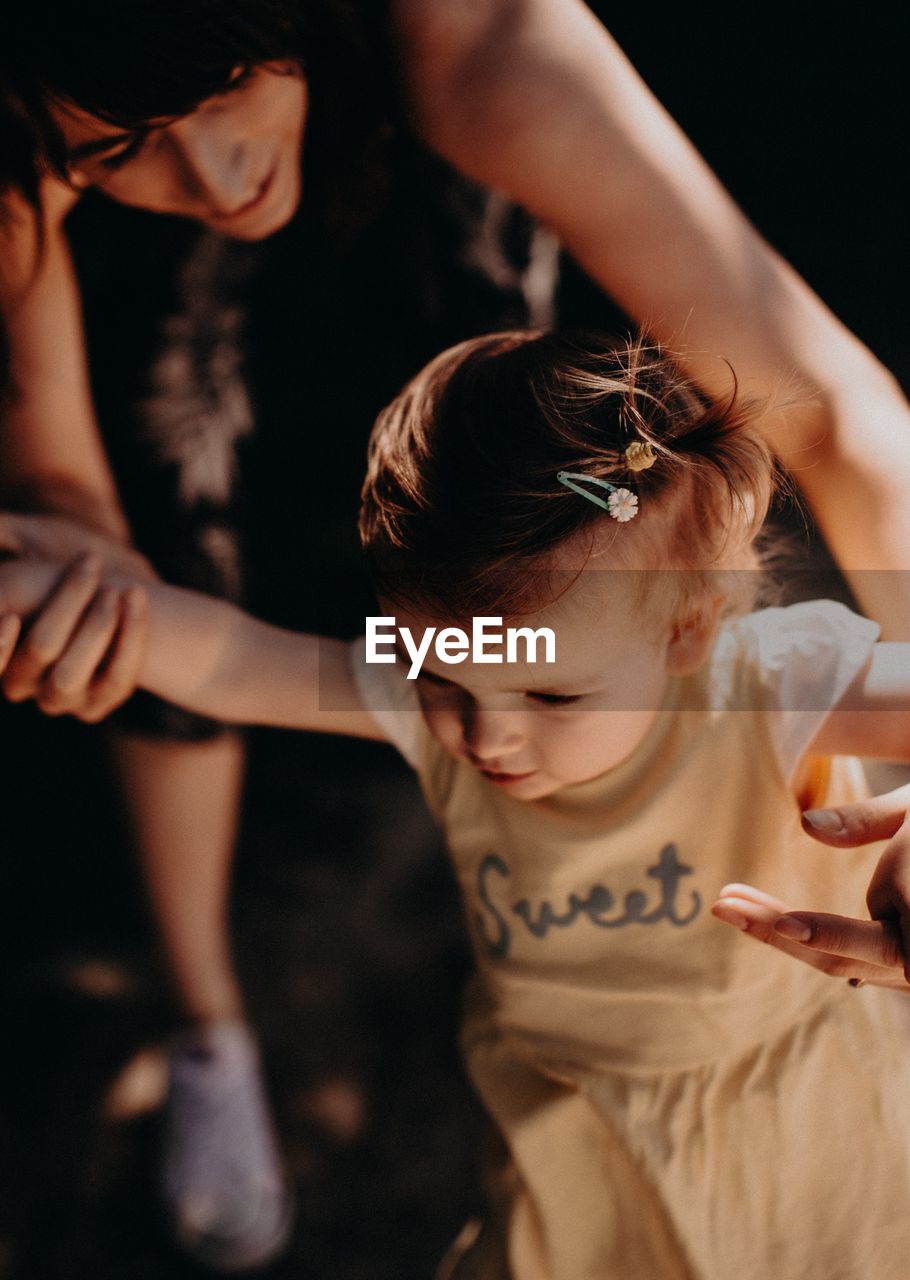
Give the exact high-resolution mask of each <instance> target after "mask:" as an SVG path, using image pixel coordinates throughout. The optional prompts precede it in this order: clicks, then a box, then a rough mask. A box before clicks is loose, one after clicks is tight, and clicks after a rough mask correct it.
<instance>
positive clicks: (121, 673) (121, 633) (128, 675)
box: [78, 587, 149, 724]
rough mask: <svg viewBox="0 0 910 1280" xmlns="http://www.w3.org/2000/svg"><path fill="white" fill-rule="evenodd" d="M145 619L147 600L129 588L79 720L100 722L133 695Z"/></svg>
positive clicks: (139, 661) (136, 588) (143, 645)
mask: <svg viewBox="0 0 910 1280" xmlns="http://www.w3.org/2000/svg"><path fill="white" fill-rule="evenodd" d="M148 619H149V610H148V596H147V595H146V593H145V591H143V590H142V588H141V587H131V588H130V589H129V590H128V591H127V592H126V593H125V595H124V598H123V601H122V606H121V613H120V620H119V625H118V628H117V632H116V634H115V636H114V642H113V644H112V646H111V648H110V652H109V653H108V655H107V658H106V660H105V663H104V667H103V669H102V670H101V672H100V674H98V675H97V676H96V678H95V680H94V682H93V684H92V688H91V691H90V696H89V699H88V701H87V702H86V703H85V704H84V706H83V707H82V709H81V710H80V711H79V713H78V715H79V718H80V720H85V721H86V722H87V723H89V724H95V723H96V722H97V721H99V720H103V719H104V717H105V716H107V715H110V713H111V712H112V711H113V710H115V708H117V707H119V706H120V705H121V704H122V703H124V702H125V701H126V699H127V698H128V697H129V696H130V694H131V693H132V692H133V691H134V689H135V688H136V684H137V680H138V676H139V667H140V665H141V662H142V655H143V653H144V652H145V640H146V636H147V635H148Z"/></svg>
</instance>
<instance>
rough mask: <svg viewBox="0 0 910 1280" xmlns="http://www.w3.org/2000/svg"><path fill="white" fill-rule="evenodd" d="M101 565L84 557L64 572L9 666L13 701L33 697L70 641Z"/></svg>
mask: <svg viewBox="0 0 910 1280" xmlns="http://www.w3.org/2000/svg"><path fill="white" fill-rule="evenodd" d="M100 573H101V565H100V562H99V561H98V559H97V557H95V556H83V557H81V558H80V559H79V560H77V561H76V562H75V564H73V565H72V566H71V567H70V568H69V569H68V570H67V572H66V573H65V574H64V575H63V577H62V578H61V580H60V582H59V583H58V585H57V586H56V587H55V588H54V591H53V592H52V593H51V595H50V596H49V597H48V599H47V601H46V602H45V604H44V607H43V608H42V609H41V612H40V613H39V614H38V615H37V617H36V618H35V619H34V621H33V622H32V623H31V625H30V626H29V628H28V630H27V631H26V633H25V635H24V636H23V637H22V638H21V639H20V641H19V644H18V645H17V646H16V651H15V653H14V654H13V656H12V657H11V658H10V660H9V662H8V663H7V666H6V671H5V672H4V674H3V677H2V684H3V691H4V693H5V694H6V696H7V697H8V698H9V699H10V700H11V701H12V702H21V701H23V700H24V699H25V698H29V697H33V696H34V695H35V694H36V693H37V692H38V687H39V685H40V683H41V680H42V678H43V676H44V674H45V672H46V671H47V669H48V668H49V667H51V666H53V664H54V663H55V662H56V660H57V659H58V658H59V657H60V655H61V653H62V652H63V650H64V649H65V648H66V646H67V643H68V642H69V639H70V636H71V635H72V633H73V631H74V629H75V628H76V626H77V624H78V622H79V619H80V618H81V617H82V614H83V612H84V611H85V609H86V607H87V606H88V604H89V602H90V601H91V600H92V598H93V596H94V595H95V592H96V590H97V587H98V580H99V576H100Z"/></svg>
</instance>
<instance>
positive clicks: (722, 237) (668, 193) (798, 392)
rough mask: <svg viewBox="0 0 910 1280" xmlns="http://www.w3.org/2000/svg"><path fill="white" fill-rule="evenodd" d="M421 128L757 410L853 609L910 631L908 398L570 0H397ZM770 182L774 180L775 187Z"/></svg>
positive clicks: (695, 364) (717, 382)
mask: <svg viewBox="0 0 910 1280" xmlns="http://www.w3.org/2000/svg"><path fill="white" fill-rule="evenodd" d="M393 14H394V19H395V22H396V26H397V30H398V33H399V38H400V45H401V57H402V61H403V73H404V77H405V81H406V84H407V87H408V91H409V95H410V103H411V108H412V112H413V116H414V119H415V123H416V125H417V127H418V129H419V130H420V132H421V133H422V135H423V137H424V138H425V139H426V141H427V142H428V143H429V144H430V145H432V146H433V147H435V148H436V149H437V150H438V151H439V152H440V153H441V154H442V155H444V156H445V157H446V158H447V159H448V160H449V161H450V162H451V163H453V164H455V165H456V166H457V167H458V168H459V169H461V170H462V171H463V172H464V173H465V174H466V175H468V176H469V177H472V178H474V179H476V180H477V181H480V182H483V183H485V184H486V185H488V186H490V187H492V188H494V189H497V190H499V191H501V192H503V193H504V194H506V195H507V196H509V197H510V198H512V199H514V200H516V201H518V202H519V203H521V204H522V205H524V206H525V207H526V208H527V209H528V210H529V211H530V212H531V213H533V214H534V215H535V216H536V217H538V218H539V219H541V220H542V221H543V222H544V223H545V224H547V225H549V226H550V227H552V228H553V229H554V231H556V232H557V234H558V235H559V236H560V238H561V239H562V240H563V242H564V243H565V245H566V247H567V248H568V249H569V250H570V251H571V252H572V254H573V255H574V256H575V257H576V259H577V260H578V261H579V262H580V263H581V265H582V266H583V267H585V269H586V270H587V271H588V272H589V273H590V274H591V275H592V277H593V278H594V279H596V280H597V281H598V282H599V283H600V284H601V285H602V286H603V288H604V289H605V290H606V291H607V292H608V293H609V294H610V295H611V296H612V297H613V298H615V299H616V301H617V302H619V304H620V305H621V306H622V307H623V308H624V309H625V310H626V312H627V313H628V314H629V315H630V316H632V317H633V318H634V319H635V320H636V322H637V323H638V324H640V325H641V326H643V327H645V328H647V329H648V330H649V331H650V332H651V333H652V334H653V335H654V336H655V337H656V338H657V339H659V340H660V341H661V342H663V343H664V344H665V345H666V346H668V347H670V348H672V349H674V350H676V351H677V352H679V353H680V355H681V357H682V359H683V362H684V363H685V364H686V366H687V367H688V369H689V370H690V372H691V373H692V374H693V376H694V377H695V378H696V379H697V380H698V381H699V383H700V384H701V385H702V386H703V387H704V388H705V389H706V390H707V391H708V392H710V393H714V394H718V395H725V394H727V393H728V392H729V390H730V375H729V370H728V369H727V367H726V365H725V364H724V361H723V359H721V357H724V358H725V359H726V360H729V361H730V363H731V365H732V366H733V367H734V368H735V370H736V373H737V377H738V378H739V382H740V386H741V389H742V391H743V393H744V394H745V395H747V396H751V395H755V396H758V397H761V398H767V397H771V399H772V400H776V401H777V402H778V404H779V403H781V402H783V401H790V402H791V405H792V406H795V407H791V408H789V409H788V410H787V411H786V413H783V412H781V411H779V410H772V411H770V412H769V413H768V414H767V415H766V417H765V429H766V432H767V434H768V437H769V439H770V441H771V443H772V445H773V446H774V448H775V450H776V451H777V453H778V455H779V456H780V458H781V459H782V461H783V462H784V463H785V465H786V466H787V467H788V468H789V469H790V471H791V472H792V473H793V475H794V477H795V478H796V480H797V481H798V483H799V485H800V487H801V489H802V490H803V492H804V494H805V496H806V498H807V499H808V501H809V503H810V506H811V507H812V510H813V512H814V514H815V516H816V518H817V520H818V523H819V525H820V527H821V529H822V531H823V533H824V534H825V537H826V538H827V540H828V543H829V545H830V546H831V549H832V551H833V553H834V555H835V557H836V558H837V560H838V562H839V564H840V565H841V566H842V568H843V569H844V570H845V571H846V573H847V575H848V577H849V578H850V580H851V583H852V585H853V587H854V590H855V591H856V593H857V595H858V597H859V599H860V600H861V601H862V603H863V604H864V606H865V608H866V609H867V610H868V611H869V612H870V613H871V614H872V615H873V616H874V617H876V618H877V619H879V620H880V621H882V622H883V623H884V624H885V627H886V631H887V633H888V634H889V635H890V636H892V637H895V638H906V637H910V573H908V574H906V575H903V576H901V575H899V574H883V573H878V572H876V571H877V570H882V569H890V570H907V569H910V503H908V502H907V500H906V495H907V494H908V493H910V411H908V407H907V404H906V402H905V400H904V399H903V396H902V395H901V393H900V390H899V388H898V386H897V384H896V382H895V380H894V379H893V378H892V377H891V375H890V374H889V373H888V372H887V371H886V370H885V369H884V368H883V367H882V366H881V365H880V364H879V363H878V361H876V360H875V358H874V357H873V356H872V354H871V353H870V352H869V351H868V350H867V349H866V348H865V347H864V346H863V345H862V343H860V342H859V341H858V339H856V338H855V337H854V336H853V335H852V334H851V333H850V332H849V331H848V330H847V329H846V328H845V327H844V326H843V325H842V324H841V323H840V322H839V321H838V320H837V319H836V318H835V317H834V316H833V315H832V314H831V312H830V311H828V309H827V308H826V307H825V306H824V305H823V303H822V302H821V301H820V300H819V299H818V298H817V297H816V296H815V294H814V293H813V292H812V291H811V290H810V289H809V287H808V286H807V285H806V284H805V282H804V281H803V280H801V279H800V278H799V276H798V275H797V274H796V273H795V272H794V271H793V270H792V268H790V267H789V266H788V265H787V264H786V263H785V262H784V261H783V260H782V259H781V258H780V257H779V255H778V254H776V253H775V252H774V251H773V250H772V249H771V248H770V247H769V246H768V245H767V244H766V243H765V241H763V240H762V238H761V237H760V236H759V235H758V233H757V232H756V231H755V229H754V228H753V227H752V226H751V225H750V224H749V222H748V221H747V220H746V218H745V217H744V216H743V214H742V212H741V211H740V210H739V209H738V208H737V206H736V205H735V203H734V202H733V200H732V199H731V198H730V196H729V195H728V194H727V193H726V192H725V190H724V189H723V187H722V186H721V184H720V183H719V181H718V180H717V178H716V177H715V176H714V175H713V174H712V173H711V171H710V169H709V168H708V166H707V165H706V164H705V162H704V161H703V160H702V159H701V157H700V156H699V155H698V154H697V152H696V151H695V149H694V147H693V146H692V145H691V143H689V142H688V140H687V139H686V137H685V136H684V134H683V133H682V131H681V130H680V129H679V127H678V126H677V125H676V124H675V123H674V122H673V120H672V119H671V118H670V117H669V115H668V114H667V112H666V111H664V109H663V108H662V107H661V105H660V104H659V102H658V101H657V100H656V99H655V97H654V96H653V94H651V92H650V91H649V90H648V88H647V86H646V85H645V84H644V83H643V81H642V80H641V79H640V77H639V76H638V75H637V73H636V72H635V70H634V69H633V68H632V66H631V65H630V64H629V62H628V60H627V59H626V58H625V56H624V55H623V53H622V52H621V50H620V49H619V48H618V46H617V45H616V43H615V42H614V41H613V40H612V38H611V37H610V36H609V34H608V33H607V32H606V31H605V30H604V28H603V27H602V25H601V24H600V23H599V22H598V20H597V19H596V18H595V17H594V15H593V14H592V13H591V12H590V10H588V9H587V8H586V7H585V5H584V4H582V3H581V0H395V3H394V5H393ZM782 198H784V197H783V195H782Z"/></svg>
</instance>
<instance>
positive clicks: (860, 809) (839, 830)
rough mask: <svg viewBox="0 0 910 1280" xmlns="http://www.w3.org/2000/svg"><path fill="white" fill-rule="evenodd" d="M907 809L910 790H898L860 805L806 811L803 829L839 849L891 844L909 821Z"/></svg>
mask: <svg viewBox="0 0 910 1280" xmlns="http://www.w3.org/2000/svg"><path fill="white" fill-rule="evenodd" d="M908 808H910V786H905V787H898V788H897V790H896V791H889V792H887V793H886V794H885V795H883V796H872V797H871V798H870V799H869V800H862V801H860V802H859V803H857V804H845V805H838V806H837V807H836V808H833V809H807V810H806V812H805V813H804V814H803V817H802V821H803V829H804V830H805V831H807V832H808V833H809V835H810V836H814V837H815V839H816V840H821V841H822V843H823V844H830V845H835V846H837V847H839V848H848V847H850V846H853V845H858V844H868V843H870V842H871V841H873V840H890V839H891V837H892V836H893V835H894V833H895V832H896V831H897V830H898V829H899V828H900V826H901V824H902V823H903V821H904V819H905V818H906V816H907V810H908Z"/></svg>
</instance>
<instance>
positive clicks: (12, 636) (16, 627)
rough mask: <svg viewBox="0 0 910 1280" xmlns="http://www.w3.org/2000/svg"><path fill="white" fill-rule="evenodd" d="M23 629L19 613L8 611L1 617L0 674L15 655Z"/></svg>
mask: <svg viewBox="0 0 910 1280" xmlns="http://www.w3.org/2000/svg"><path fill="white" fill-rule="evenodd" d="M21 630H22V619H21V618H20V617H18V615H17V614H15V613H7V614H4V615H3V617H2V618H0V675H2V674H3V672H4V671H5V670H6V664H7V663H8V662H9V660H10V658H11V657H12V656H13V652H14V650H15V648H16V641H17V640H18V639H19V634H20V632H21Z"/></svg>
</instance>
